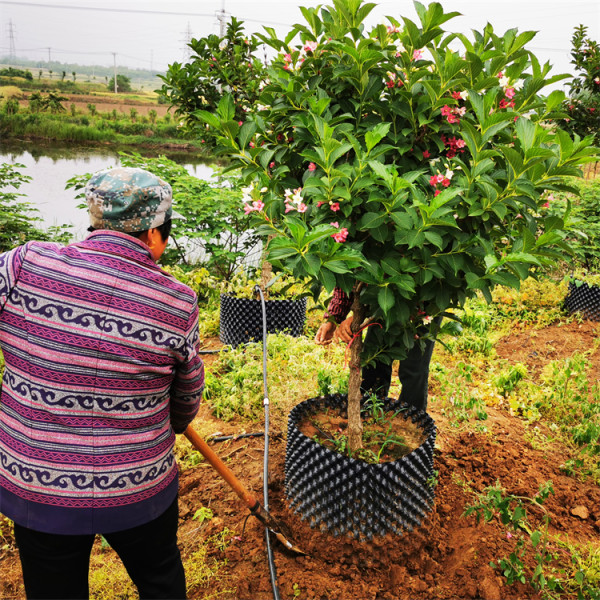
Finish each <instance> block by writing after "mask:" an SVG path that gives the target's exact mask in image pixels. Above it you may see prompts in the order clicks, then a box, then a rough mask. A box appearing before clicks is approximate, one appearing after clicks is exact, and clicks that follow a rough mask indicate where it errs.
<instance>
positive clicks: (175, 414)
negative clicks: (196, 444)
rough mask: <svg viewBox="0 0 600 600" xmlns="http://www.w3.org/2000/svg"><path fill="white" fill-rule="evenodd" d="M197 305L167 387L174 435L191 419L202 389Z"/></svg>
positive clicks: (198, 405)
mask: <svg viewBox="0 0 600 600" xmlns="http://www.w3.org/2000/svg"><path fill="white" fill-rule="evenodd" d="M199 346H200V335H199V332H198V306H197V305H196V306H195V307H194V310H193V311H192V314H191V316H190V319H189V321H188V327H187V332H186V336H185V347H184V348H183V351H182V355H183V356H182V358H183V360H182V362H181V363H180V364H179V365H178V367H177V372H176V375H175V380H174V381H173V385H172V386H171V407H170V413H171V426H172V427H173V431H175V433H183V432H184V431H185V428H186V427H187V426H188V425H189V424H190V423H191V422H192V421H193V420H194V417H195V416H196V413H197V412H198V408H199V407H200V400H201V399H202V392H203V390H204V363H203V362H202V359H201V358H200V354H199Z"/></svg>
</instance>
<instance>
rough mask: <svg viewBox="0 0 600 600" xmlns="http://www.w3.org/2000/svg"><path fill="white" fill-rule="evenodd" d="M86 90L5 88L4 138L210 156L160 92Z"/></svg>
mask: <svg viewBox="0 0 600 600" xmlns="http://www.w3.org/2000/svg"><path fill="white" fill-rule="evenodd" d="M82 92H83V90H79V91H78V92H77V93H65V92H56V91H48V92H36V91H30V90H27V91H26V90H22V89H19V88H18V87H13V88H9V87H1V88H0V93H1V94H2V95H3V97H4V98H5V100H4V103H0V104H1V105H2V106H1V107H0V138H1V139H2V140H3V141H4V142H12V141H17V142H18V141H23V140H27V141H34V142H39V143H44V144H48V143H54V142H59V143H65V142H66V143H76V144H85V145H87V146H90V147H98V146H119V147H125V148H128V149H130V150H134V149H142V148H143V149H148V150H153V149H157V150H159V149H163V150H165V151H167V150H168V151H176V152H192V153H200V154H201V155H203V156H206V157H208V156H210V152H208V151H206V149H205V147H204V142H203V141H202V140H201V139H195V138H191V137H185V135H184V134H183V133H182V131H181V129H180V127H179V123H178V122H177V120H176V119H174V118H173V115H172V113H171V112H170V111H169V107H168V106H167V105H166V104H159V103H158V97H157V95H156V94H151V93H141V92H135V93H126V94H111V93H109V92H106V91H95V92H91V91H89V90H86V93H82ZM34 94H36V95H37V96H34ZM46 94H47V95H46ZM51 95H53V96H54V97H53V98H52V104H51V108H50V109H49V108H48V105H46V106H44V101H46V100H48V98H49V97H50V96H51ZM57 95H58V98H57V97H56V96H57Z"/></svg>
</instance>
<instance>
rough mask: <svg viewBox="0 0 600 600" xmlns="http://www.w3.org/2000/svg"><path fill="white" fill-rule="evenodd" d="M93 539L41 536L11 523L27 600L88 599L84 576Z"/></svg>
mask: <svg viewBox="0 0 600 600" xmlns="http://www.w3.org/2000/svg"><path fill="white" fill-rule="evenodd" d="M94 538H95V536H94V535H58V534H54V533H43V532H40V531H34V530H33V529H28V528H27V527H22V526H21V525H17V524H16V523H15V540H16V542H17V547H18V548H19V556H20V558H21V568H22V570H23V582H24V583H25V594H26V595H27V599H28V600H83V599H87V598H89V596H90V594H89V588H88V574H89V569H90V554H91V552H92V546H93V544H94Z"/></svg>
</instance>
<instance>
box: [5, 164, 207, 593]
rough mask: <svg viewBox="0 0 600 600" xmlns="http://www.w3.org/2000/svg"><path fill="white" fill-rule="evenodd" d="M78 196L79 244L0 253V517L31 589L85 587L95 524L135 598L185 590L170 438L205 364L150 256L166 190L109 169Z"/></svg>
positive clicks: (164, 231)
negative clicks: (85, 221) (87, 224)
mask: <svg viewBox="0 0 600 600" xmlns="http://www.w3.org/2000/svg"><path fill="white" fill-rule="evenodd" d="M86 198H87V202H88V207H89V212H90V221H91V225H92V227H91V228H90V230H91V231H92V233H91V234H90V235H89V236H88V237H87V238H86V239H85V240H84V241H82V242H78V243H74V244H71V245H69V246H66V247H64V246H61V245H59V244H53V243H39V242H30V243H27V244H25V245H23V246H20V247H18V248H15V249H13V250H11V251H9V252H6V253H4V254H0V348H1V349H2V352H3V354H4V360H5V370H4V377H3V382H2V395H1V397H0V512H1V513H3V514H4V515H5V516H7V517H9V518H10V519H12V520H13V521H14V523H15V539H16V542H17V546H18V548H19V554H20V558H21V564H22V567H23V578H24V582H25V590H26V593H27V597H28V598H61V599H66V598H87V597H88V596H89V592H88V570H89V558H90V552H91V548H92V544H93V541H94V537H95V534H102V535H103V536H104V537H105V538H106V539H107V541H108V542H109V543H110V545H111V546H112V547H113V548H114V549H115V551H116V552H117V553H118V554H119V556H120V557H121V559H122V560H123V563H124V565H125V567H126V569H127V571H128V573H129V574H130V576H131V578H132V580H133V582H134V583H135V584H136V586H137V587H138V590H139V593H140V597H141V598H185V596H186V591H185V575H184V571H183V565H182V562H181V557H180V554H179V550H178V548H177V523H178V509H177V488H178V470H177V464H176V462H175V457H174V454H173V447H174V443H175V434H176V433H181V432H183V431H184V430H185V428H186V427H187V425H188V424H189V423H191V421H192V420H193V419H194V417H195V415H196V413H197V411H198V406H199V402H200V399H201V395H202V390H203V387H204V367H203V364H202V361H201V359H200V357H199V354H198V342H199V339H198V308H197V302H196V296H195V294H194V292H193V291H192V290H191V289H189V288H188V287H187V286H185V285H183V284H181V283H180V282H178V281H177V280H176V279H174V278H173V277H172V276H170V275H169V274H167V273H166V272H164V271H163V270H162V269H161V268H160V267H158V266H157V264H156V261H157V260H158V259H159V257H160V256H161V254H162V253H163V251H164V249H165V247H166V244H167V240H168V237H169V232H170V224H171V217H172V215H173V211H172V206H171V204H172V192H171V188H170V186H169V185H168V184H167V183H166V182H164V181H163V180H161V179H159V178H158V177H156V176H154V175H153V174H151V173H149V172H148V171H144V170H142V169H132V168H115V169H110V170H107V171H103V172H100V173H97V174H96V175H94V176H93V177H92V178H91V179H90V181H89V182H88V184H87V186H86Z"/></svg>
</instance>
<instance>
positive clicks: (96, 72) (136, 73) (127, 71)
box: [0, 56, 162, 82]
mask: <svg viewBox="0 0 600 600" xmlns="http://www.w3.org/2000/svg"><path fill="white" fill-rule="evenodd" d="M0 64H3V65H10V64H12V65H18V66H20V67H27V68H29V69H46V70H47V71H49V72H52V73H56V74H58V75H59V74H61V73H63V72H65V73H71V74H72V73H73V72H76V73H78V74H82V75H88V76H90V77H97V78H98V79H105V78H106V80H107V79H109V78H111V77H113V76H114V67H112V66H102V65H78V64H75V63H62V62H59V61H54V60H53V61H43V60H30V59H27V58H19V57H17V58H13V57H9V56H0ZM9 68H12V67H9ZM17 70H18V69H17ZM117 70H118V72H119V74H120V75H124V76H125V77H127V78H128V79H129V80H130V81H132V82H144V81H148V80H149V79H152V78H154V77H157V76H158V75H160V74H162V72H159V71H155V70H150V69H133V68H130V67H125V66H121V65H119V66H118V67H117ZM14 76H15V75H13V77H14ZM21 77H22V75H21Z"/></svg>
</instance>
